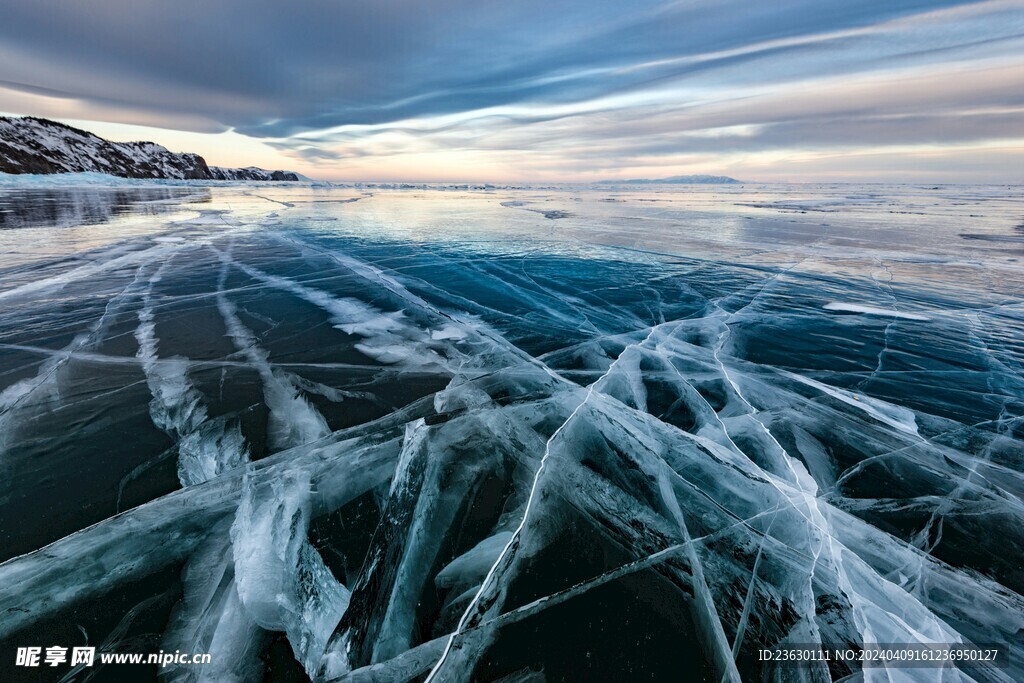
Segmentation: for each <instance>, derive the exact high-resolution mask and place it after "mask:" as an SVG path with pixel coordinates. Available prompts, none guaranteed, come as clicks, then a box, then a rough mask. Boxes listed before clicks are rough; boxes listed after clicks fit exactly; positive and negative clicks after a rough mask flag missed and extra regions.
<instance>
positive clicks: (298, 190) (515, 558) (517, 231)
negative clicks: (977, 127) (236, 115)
mask: <svg viewBox="0 0 1024 683" xmlns="http://www.w3.org/2000/svg"><path fill="white" fill-rule="evenodd" d="M609 200H614V201H609ZM822 206H826V207H828V211H824V210H822V209H820V207H822ZM894 206H897V207H901V208H903V209H906V210H904V211H901V212H896V213H894V212H893V207H894ZM0 208H2V209H3V212H2V213H0V251H2V252H3V259H2V260H0V321H2V323H3V324H2V325H0V463H2V467H3V475H4V476H3V477H2V478H0V538H2V540H3V543H2V544H0V551H2V553H3V555H2V557H0V561H2V564H0V645H2V648H0V649H3V652H0V658H2V661H0V667H9V666H10V664H11V662H13V661H14V659H13V654H12V652H13V648H14V647H16V646H19V645H40V644H43V645H51V644H63V645H72V646H73V645H80V644H83V643H88V644H94V645H98V646H99V647H100V649H101V650H105V651H118V650H119V651H125V652H149V651H153V652H156V651H157V650H159V649H163V650H165V651H175V650H180V651H183V652H210V653H212V655H213V662H212V663H211V665H209V666H207V667H173V666H172V667H168V668H166V669H164V670H162V671H157V670H156V669H155V668H154V669H153V670H152V671H150V670H146V671H145V672H144V673H140V674H139V676H140V678H139V680H149V679H153V680H169V681H183V682H184V681H251V680H312V681H396V682H398V681H424V680H429V681H471V680H472V681H491V680H495V681H496V680H501V681H576V680H578V681H591V680H640V679H654V680H680V679H684V680H688V679H699V680H705V679H706V680H715V681H722V680H777V681H789V680H808V681H828V680H838V679H842V678H845V677H848V676H853V677H854V679H856V680H860V679H865V680H885V681H889V680H892V681H897V680H900V681H901V680H921V681H959V680H984V681H1013V680H1021V679H1022V678H1024V641H1022V638H1024V636H1022V634H1024V598H1022V597H1021V594H1022V593H1024V571H1022V569H1021V567H1022V562H1024V480H1022V477H1024V443H1022V438H1024V376H1022V373H1024V298H1022V293H1021V288H1022V287H1024V266H1022V265H1021V261H1020V259H1021V255H1022V249H1021V244H1022V243H1024V237H1022V236H1021V234H1022V231H1024V228H1022V227H1021V220H1022V216H1024V202H1021V200H1020V199H1019V197H1018V196H1014V195H1012V194H1010V193H1008V192H1007V191H1006V190H1005V189H1002V188H984V187H978V188H970V187H960V188H951V187H946V188H939V189H935V188H918V187H912V186H903V187H894V188H879V187H877V186H872V187H867V188H858V187H854V186H838V187H812V186H801V187H787V186H747V187H725V188H719V187H712V188H693V189H687V190H686V191H684V192H680V191H678V190H671V189H669V190H665V189H654V190H651V189H650V188H646V189H645V190H644V191H643V192H629V191H609V189H608V188H601V189H573V188H564V189H560V190H541V189H531V188H523V189H520V190H498V191H489V192H464V191H452V190H450V189H449V190H447V191H442V189H437V190H429V189H415V190H408V191H379V190H375V192H374V193H373V194H371V193H369V192H364V191H362V190H359V189H352V188H349V189H343V188H322V187H314V186H308V185H295V186H289V187H276V186H275V187H268V186H265V185H262V186H260V187H259V188H258V189H257V188H256V187H255V186H246V185H244V184H241V185H233V186H217V187H204V186H202V185H197V184H193V185H188V186H167V185H162V184H159V183H152V184H150V185H147V186H144V187H134V186H133V187H121V186H116V185H112V186H111V187H104V186H103V185H102V184H96V183H92V184H89V185H88V186H82V187H74V188H61V187H56V186H54V187H50V186H46V187H32V186H30V185H26V186H24V187H22V186H18V185H17V184H15V185H13V186H11V187H5V188H3V189H2V190H0ZM911 209H912V210H911ZM552 215H557V216H558V218H559V220H557V221H552V220H548V218H547V217H550V216H552ZM863 642H898V643H915V642H933V643H934V642H965V643H978V644H982V643H1002V644H1005V645H1006V646H1007V647H1008V649H1009V651H1010V654H1011V657H1012V659H1011V663H1010V667H1009V668H1005V669H1000V668H993V667H988V668H963V669H954V668H946V669H888V670H887V669H884V668H883V669H864V670H861V669H860V668H859V667H857V666H856V665H845V664H841V663H835V662H833V663H832V665H831V667H830V666H829V665H826V664H824V663H818V664H817V665H815V666H807V667H803V668H785V667H777V666H774V665H768V664H763V663H760V664H759V663H758V662H757V660H756V652H757V651H758V650H759V649H761V648H768V647H772V646H775V645H782V644H787V643H827V644H830V645H848V644H858V643H863ZM2 670H3V671H4V672H6V671H7V669H2ZM139 671H142V669H141V668H140V669H139ZM88 673H89V672H88V671H87V670H84V669H79V670H77V671H72V672H71V673H70V674H68V673H67V671H57V672H56V673H55V674H54V680H58V679H61V678H62V677H64V680H77V679H76V678H75V677H76V676H78V677H84V676H87V675H88ZM12 675H13V674H12ZM2 678H3V679H4V680H7V678H8V676H7V674H6V673H5V674H4V675H3V676H2Z"/></svg>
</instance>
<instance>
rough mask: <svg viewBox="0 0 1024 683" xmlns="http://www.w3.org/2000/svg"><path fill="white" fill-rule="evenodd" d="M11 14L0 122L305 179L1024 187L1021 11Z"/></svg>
mask: <svg viewBox="0 0 1024 683" xmlns="http://www.w3.org/2000/svg"><path fill="white" fill-rule="evenodd" d="M15 5H16V6H12V7H8V8H5V17H4V21H3V22H2V23H0V110H5V111H14V112H18V113H31V114H38V115H44V116H46V115H49V116H58V117H61V118H66V119H92V120H99V121H107V122H115V123H133V124H141V125H146V126H158V127H162V128H168V129H177V130H183V131H190V132H195V133H205V134H210V135H213V134H220V137H219V138H218V139H219V140H222V141H223V140H226V139H230V140H232V141H233V144H237V145H238V146H239V149H242V148H245V149H246V150H247V151H246V152H245V153H246V154H248V155H249V156H259V154H261V153H262V154H266V155H267V157H268V158H269V159H273V160H274V161H280V160H281V155H285V158H286V163H287V159H291V160H293V161H294V162H295V163H293V164H292V165H293V166H295V167H297V170H300V171H302V172H304V173H307V174H312V175H320V176H327V177H339V178H340V177H345V178H355V177H360V176H362V177H366V176H365V174H367V173H369V172H372V173H374V177H375V178H395V177H400V176H399V174H401V173H404V174H407V175H409V177H416V178H421V179H439V180H440V179H455V178H458V177H460V174H465V173H475V174H482V175H480V176H477V177H484V178H486V177H491V178H494V179H502V178H523V179H527V178H538V179H545V180H557V179H576V178H579V179H587V178H597V177H608V176H613V177H614V176H617V175H619V174H620V172H622V173H625V171H627V170H629V171H630V173H629V175H636V174H637V173H645V172H651V173H656V172H659V171H662V170H665V171H667V172H670V173H674V172H690V171H694V172H696V171H715V172H717V171H724V170H725V168H726V167H727V168H730V169H736V168H738V169H739V170H738V171H735V172H736V173H738V174H739V175H742V176H748V177H749V175H750V173H747V172H744V170H743V169H744V168H750V169H752V170H755V169H757V170H758V172H761V173H766V174H767V175H772V174H775V173H776V172H775V171H772V170H771V169H772V168H773V167H772V166H771V163H775V164H776V166H775V168H778V169H782V168H783V167H786V168H790V167H792V165H789V166H786V164H784V163H783V162H784V161H785V160H786V159H787V157H786V153H787V151H788V152H789V153H790V154H791V158H797V157H800V155H804V156H803V157H801V158H806V155H807V154H810V153H814V154H819V155H820V156H819V157H817V158H818V159H819V160H824V159H831V162H829V163H831V164H832V166H831V168H832V169H833V171H834V173H835V174H840V175H841V174H843V173H846V172H847V169H848V168H850V167H852V166H853V165H856V166H857V168H858V169H861V168H862V163H861V162H862V160H863V159H864V158H875V157H874V155H875V154H876V153H878V152H879V151H880V150H882V149H889V150H890V152H892V153H897V150H902V151H899V152H898V153H899V154H901V155H903V156H907V157H908V163H907V164H906V167H907V168H908V169H910V170H909V171H908V172H913V169H914V168H915V166H914V165H913V163H911V160H910V159H909V157H911V156H914V155H915V154H921V153H924V152H923V151H921V150H923V149H925V148H928V149H930V148H931V147H932V146H939V147H940V148H942V147H945V148H946V149H947V151H948V152H950V154H951V155H953V158H955V156H956V155H955V151H956V150H957V149H960V150H966V149H971V150H976V149H979V147H978V146H979V145H980V146H982V147H985V148H993V146H994V147H996V148H1000V145H1001V146H1002V147H1001V148H1005V149H1006V150H1009V151H1008V152H1007V153H1006V154H1001V155H993V157H992V158H993V160H994V161H993V165H992V166H991V168H989V169H987V170H982V171H979V170H978V168H977V165H976V164H974V163H971V164H966V162H965V166H964V169H965V171H964V177H965V178H967V179H978V178H980V177H981V176H985V177H992V178H1002V177H1004V176H1006V175H1007V174H1010V175H1012V174H1014V173H1016V180H1018V181H1021V180H1024V170H1022V169H1021V164H1022V162H1020V161H1019V160H1018V161H1014V160H1015V159H1016V157H1015V156H1014V154H1013V152H1012V150H1014V149H1019V148H1020V147H1021V145H1020V144H1019V143H1020V141H1021V140H1024V95H1022V94H1021V93H1024V3H1022V2H1021V1H1019V0H989V1H985V2H956V1H954V0H950V1H945V2H944V1H934V0H933V1H926V0H908V1H905V2H898V3H894V2H882V1H875V0H869V1H867V2H855V3H850V2H837V1H833V0H790V1H789V2H781V3H754V2H749V1H747V0H744V1H740V0H724V1H718V2H711V1H676V2H649V1H642V0H604V1H600V0H593V1H590V2H583V1H582V0H562V1H560V2H557V3H552V2H541V1H540V0H520V1H518V2H514V3H508V2H500V3H499V2H479V1H476V2H470V1H469V0H441V1H438V2H430V3H424V2H416V1H414V0H378V1H377V2H374V3H349V2H338V1H336V0H312V1H309V0H307V1H303V2H296V3H291V4H284V3H248V2H242V1H241V0H206V1H204V2H200V1H199V0H182V1H181V2H177V3H166V2H155V1H152V0H136V1H131V0H102V1H98V2H93V3H65V2H60V1H59V0H35V2H32V3H15ZM225 131H233V132H232V133H231V134H230V138H225V137H223V136H224V132H225ZM260 150H262V152H261V151H260ZM197 151H200V152H202V151H203V150H202V149H200V150H197ZM240 153H241V152H240ZM964 153H965V154H966V152H964ZM971 153H972V154H974V152H971ZM854 157H856V158H857V159H859V160H861V161H858V162H857V164H852V162H851V163H850V164H845V165H844V161H843V160H844V158H848V159H853V158H854ZM772 159H775V160H776V161H775V162H771V160H772ZM417 164H424V165H423V166H417ZM821 164H824V166H820V168H822V169H823V170H816V171H815V172H817V173H826V174H827V173H829V172H830V171H829V168H830V167H828V165H827V164H825V162H824V161H821ZM268 165H272V164H268ZM954 165H955V163H954ZM815 168H816V169H817V168H819V166H815ZM891 168H892V164H886V166H885V170H886V172H889V170H891ZM779 172H781V171H779ZM858 172H859V173H865V171H863V170H859V171H858ZM439 174H440V175H439ZM979 174H980V175H979ZM462 177H465V176H462Z"/></svg>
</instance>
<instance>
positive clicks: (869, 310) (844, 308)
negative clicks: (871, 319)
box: [822, 301, 930, 320]
mask: <svg viewBox="0 0 1024 683" xmlns="http://www.w3.org/2000/svg"><path fill="white" fill-rule="evenodd" d="M822 308H824V309H825V310H826V311H837V312H841V313H862V314H864V315H878V316H885V317H887V318H903V319H904V320H930V318H929V317H928V316H925V315H921V314H919V313H906V312H904V311H897V310H894V309H891V308H878V307H876V306H864V305H863V304H846V303H843V302H841V301H832V302H829V303H827V304H825V305H824V306H822Z"/></svg>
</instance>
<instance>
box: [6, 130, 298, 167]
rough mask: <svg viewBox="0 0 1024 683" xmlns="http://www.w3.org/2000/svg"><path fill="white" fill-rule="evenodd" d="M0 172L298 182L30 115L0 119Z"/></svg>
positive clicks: (149, 143) (151, 143) (153, 144)
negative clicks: (108, 137) (113, 138)
mask: <svg viewBox="0 0 1024 683" xmlns="http://www.w3.org/2000/svg"><path fill="white" fill-rule="evenodd" d="M0 172H2V173H44V174H45V173H85V172H95V173H109V174H110V175H115V176H120V177H122V178H169V179H178V180H277V181H297V180H299V179H300V178H299V175H298V174H297V173H292V172H291V171H265V170H263V169H262V168H253V167H250V168H221V167H219V166H209V165H207V163H206V160H205V159H203V157H201V156H199V155H198V154H189V153H183V154H178V153H175V152H171V151H169V150H168V149H167V148H166V147H161V146H160V145H158V144H156V143H154V142H110V141H109V140H104V139H103V138H101V137H99V136H98V135H94V134H92V133H89V132H87V131H84V130H79V129H78V128H72V127H71V126H65V125H64V124H62V123H57V122H56V121H50V120H48V119H40V118H36V117H34V116H25V117H0Z"/></svg>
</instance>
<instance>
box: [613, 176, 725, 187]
mask: <svg viewBox="0 0 1024 683" xmlns="http://www.w3.org/2000/svg"><path fill="white" fill-rule="evenodd" d="M598 182H599V184H601V185H734V184H737V183H739V182H740V181H738V180H736V179H735V178H730V177H729V176H725V175H675V176H672V177H671V178H631V179H629V180H601V181H598Z"/></svg>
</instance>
